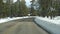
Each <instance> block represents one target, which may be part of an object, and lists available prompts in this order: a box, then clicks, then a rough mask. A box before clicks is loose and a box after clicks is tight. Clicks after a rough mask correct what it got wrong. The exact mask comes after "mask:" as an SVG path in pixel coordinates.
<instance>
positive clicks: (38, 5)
mask: <svg viewBox="0 0 60 34" xmlns="http://www.w3.org/2000/svg"><path fill="white" fill-rule="evenodd" d="M30 3H31V4H30V6H27V5H26V1H25V0H17V1H16V2H13V0H0V18H4V17H21V16H28V14H30V15H31V16H43V17H45V16H47V17H48V16H50V17H51V18H52V17H55V16H60V0H32V1H30Z"/></svg>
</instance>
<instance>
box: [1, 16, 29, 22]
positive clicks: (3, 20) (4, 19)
mask: <svg viewBox="0 0 60 34" xmlns="http://www.w3.org/2000/svg"><path fill="white" fill-rule="evenodd" d="M23 18H29V17H28V16H25V17H12V18H10V17H7V18H1V19H0V23H5V22H8V21H12V20H17V19H23Z"/></svg>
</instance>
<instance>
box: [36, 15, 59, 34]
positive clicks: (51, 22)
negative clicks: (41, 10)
mask: <svg viewBox="0 0 60 34" xmlns="http://www.w3.org/2000/svg"><path fill="white" fill-rule="evenodd" d="M35 21H36V23H37V24H39V25H41V26H42V27H43V28H44V29H46V30H47V31H49V32H51V33H52V34H60V16H58V17H55V18H54V19H50V17H49V18H47V17H36V18H35Z"/></svg>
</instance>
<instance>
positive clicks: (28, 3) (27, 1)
mask: <svg viewBox="0 0 60 34" xmlns="http://www.w3.org/2000/svg"><path fill="white" fill-rule="evenodd" d="M16 1H17V0H14V2H16ZM25 1H26V5H27V6H29V5H30V1H31V0H25Z"/></svg>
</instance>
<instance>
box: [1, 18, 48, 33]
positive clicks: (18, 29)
mask: <svg viewBox="0 0 60 34" xmlns="http://www.w3.org/2000/svg"><path fill="white" fill-rule="evenodd" d="M0 34H48V33H47V32H46V31H44V30H43V29H42V28H40V27H38V26H37V25H36V24H35V23H34V22H33V19H32V18H29V19H20V20H15V21H10V22H7V23H2V24H0Z"/></svg>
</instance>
